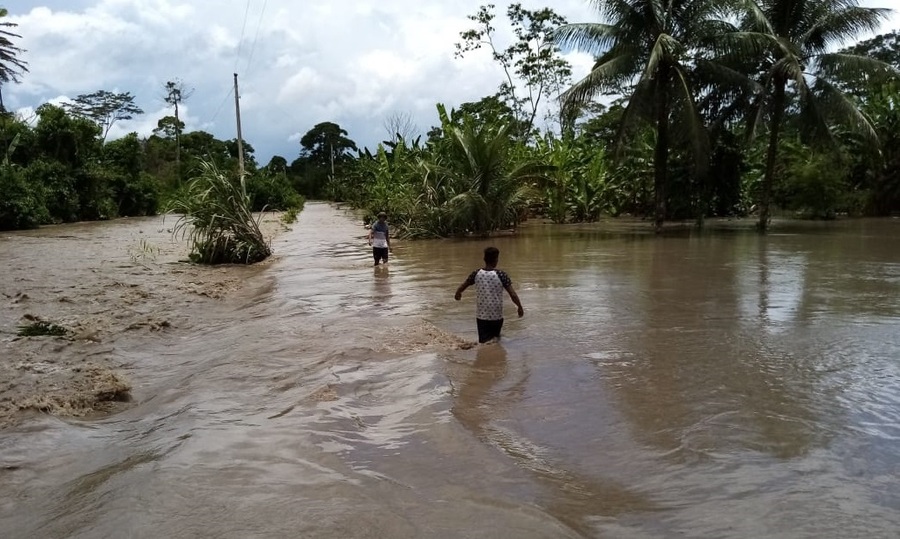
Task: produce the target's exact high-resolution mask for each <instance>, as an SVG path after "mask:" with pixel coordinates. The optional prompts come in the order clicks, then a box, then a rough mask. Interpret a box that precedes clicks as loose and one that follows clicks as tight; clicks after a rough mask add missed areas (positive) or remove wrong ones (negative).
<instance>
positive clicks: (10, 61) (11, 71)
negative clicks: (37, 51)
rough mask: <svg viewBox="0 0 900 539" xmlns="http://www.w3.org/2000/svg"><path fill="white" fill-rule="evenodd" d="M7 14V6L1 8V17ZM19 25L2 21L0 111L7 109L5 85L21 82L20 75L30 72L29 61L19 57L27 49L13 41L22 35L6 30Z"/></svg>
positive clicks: (0, 32)
mask: <svg viewBox="0 0 900 539" xmlns="http://www.w3.org/2000/svg"><path fill="white" fill-rule="evenodd" d="M7 15H9V11H7V9H6V8H0V19H2V18H3V17H6V16H7ZM17 26H18V24H16V23H14V22H9V21H2V22H0V112H5V111H6V107H4V105H3V85H4V84H9V83H10V82H19V76H21V75H23V74H25V73H28V62H26V61H24V60H20V59H19V58H18V55H20V54H22V53H23V52H25V50H24V49H21V48H19V47H17V46H16V45H15V44H13V42H12V40H13V39H16V38H19V39H21V37H22V36H20V35H19V34H16V33H13V32H11V31H9V30H6V28H15V27H17Z"/></svg>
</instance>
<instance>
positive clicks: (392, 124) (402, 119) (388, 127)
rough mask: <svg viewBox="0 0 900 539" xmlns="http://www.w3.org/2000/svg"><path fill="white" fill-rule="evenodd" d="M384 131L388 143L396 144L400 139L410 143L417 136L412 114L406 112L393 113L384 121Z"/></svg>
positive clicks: (417, 130) (417, 131)
mask: <svg viewBox="0 0 900 539" xmlns="http://www.w3.org/2000/svg"><path fill="white" fill-rule="evenodd" d="M383 125H384V130H385V131H386V132H387V136H388V141H389V142H391V143H393V144H396V143H397V142H398V141H399V140H400V139H403V140H405V141H408V142H411V141H412V140H413V139H415V138H416V137H417V136H418V135H419V128H418V127H417V126H416V121H415V120H414V119H413V117H412V114H410V113H408V112H395V113H393V114H391V115H390V116H388V117H387V118H385V119H384V124H383Z"/></svg>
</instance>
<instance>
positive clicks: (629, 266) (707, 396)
mask: <svg viewBox="0 0 900 539" xmlns="http://www.w3.org/2000/svg"><path fill="white" fill-rule="evenodd" d="M148 226H149V227H150V228H151V229H152V228H153V227H156V228H160V225H159V223H158V221H153V220H146V221H145V220H133V221H119V222H111V223H96V224H92V225H73V226H69V227H55V228H53V229H42V230H40V231H37V232H31V233H16V234H13V235H7V236H4V237H3V238H2V239H0V254H2V255H3V256H4V259H5V260H9V261H10V267H11V268H12V270H11V273H10V274H9V275H11V277H0V292H2V293H3V294H4V296H2V297H0V299H2V301H3V302H4V307H5V308H4V309H3V314H2V315H0V316H2V319H0V322H2V326H0V331H2V332H3V333H2V337H0V341H2V346H3V347H4V348H3V356H4V360H3V361H4V362H7V363H10V362H12V363H11V364H14V365H19V364H22V365H26V364H28V365H32V367H31V370H30V371H29V373H30V374H29V376H33V377H35V378H38V379H40V378H41V373H39V372H38V370H39V369H47V370H52V369H53V368H55V367H53V365H54V363H53V360H54V358H62V359H63V361H64V362H65V361H69V362H70V363H71V364H74V362H76V361H81V358H84V361H85V362H86V363H90V364H95V365H98V366H101V367H103V368H105V369H108V370H109V372H112V373H115V375H116V376H118V377H121V379H122V380H123V381H125V382H126V383H127V384H128V386H129V387H130V391H129V393H128V394H129V396H130V399H131V400H130V402H123V403H116V404H115V405H114V406H113V408H114V410H113V411H116V412H117V413H115V414H113V415H100V416H96V417H89V418H86V419H77V418H66V417H60V416H55V415H47V414H40V413H30V414H29V413H25V414H22V413H16V414H15V415H14V417H15V421H14V422H12V423H9V424H7V427H6V428H5V429H4V430H3V436H0V477H2V480H3V485H4V488H3V489H2V493H0V529H2V530H4V534H3V535H4V537H120V536H136V537H140V536H147V537H150V536H153V537H235V538H237V537H248V536H255V537H283V536H291V537H334V538H338V537H340V538H345V537H373V536H377V537H447V538H451V537H554V538H555V537H617V538H618V537H736V538H738V537H740V538H743V537H814V536H815V537H893V536H894V535H895V534H896V530H897V529H898V527H900V516H898V515H900V511H898V509H900V487H898V486H897V482H896V481H895V477H896V475H897V473H898V469H900V450H898V449H897V448H896V443H895V442H896V438H897V436H900V431H898V424H900V391H898V389H897V388H898V377H900V367H898V366H897V363H896V358H897V357H898V356H900V337H898V333H897V331H896V327H897V324H898V322H900V221H897V220H887V221H848V222H838V223H794V224H785V223H781V224H778V225H777V226H776V227H775V229H774V232H773V233H772V234H770V235H768V236H765V237H760V236H757V235H755V234H753V233H751V232H745V231H743V230H736V229H731V230H722V231H717V232H708V233H703V234H698V233H691V232H690V231H688V230H684V231H674V232H672V233H669V234H667V235H665V236H663V237H656V236H654V235H653V234H650V233H648V232H647V230H646V225H644V224H632V223H623V222H619V223H612V224H609V223H607V224H600V225H591V226H561V227H560V226H551V225H543V224H540V223H529V224H528V226H526V227H524V228H522V229H521V230H520V231H519V232H518V233H517V234H516V235H515V236H510V237H498V238H496V239H494V240H492V241H491V242H490V243H491V244H495V245H496V246H497V247H499V248H500V250H501V259H500V267H501V268H502V269H505V270H506V271H507V272H508V273H509V274H510V275H511V277H512V279H513V282H514V285H515V286H516V288H517V290H518V292H519V295H520V297H521V298H522V301H523V303H524V305H525V309H526V314H525V317H524V318H522V319H516V318H515V316H514V311H513V309H512V307H511V306H510V305H509V304H508V305H507V306H508V318H507V321H506V325H505V327H504V335H505V337H504V340H503V341H502V343H501V344H499V345H494V346H484V347H473V346H471V341H472V340H473V339H474V337H475V326H474V320H473V313H474V305H473V301H474V300H473V295H472V294H467V295H466V296H465V297H464V299H463V301H462V302H455V301H454V300H453V292H454V290H455V288H456V286H457V285H458V284H459V283H460V282H461V281H462V280H463V279H464V278H465V276H466V275H467V274H468V273H469V272H470V271H471V270H473V269H475V268H477V267H478V266H479V265H480V257H481V249H482V248H483V247H484V246H485V245H487V244H488V242H485V241H481V240H471V241H461V240H460V241H428V242H397V243H396V245H395V249H394V253H393V254H392V258H391V262H390V264H389V268H388V269H387V270H381V269H379V270H375V269H373V268H372V267H371V261H370V258H369V252H368V248H367V246H366V243H365V239H364V235H365V230H364V229H363V228H362V227H361V226H360V225H359V223H357V222H355V221H353V220H351V219H350V218H349V217H348V216H347V215H345V214H343V213H342V212H340V211H337V210H335V209H334V208H332V207H330V206H327V205H324V204H308V205H307V207H306V209H305V210H304V211H303V213H302V214H301V216H300V220H299V222H298V223H297V224H296V225H294V226H293V227H292V230H291V231H287V232H284V233H282V234H280V235H279V236H278V237H277V238H276V239H275V240H274V244H273V251H274V252H275V253H276V255H275V258H274V259H273V260H272V261H271V262H266V263H265V264H264V265H263V266H260V267H252V268H215V269H211V270H206V269H198V268H195V267H188V266H184V265H183V264H178V263H177V260H178V258H179V255H176V254H169V253H167V252H166V250H165V249H162V250H161V251H160V253H158V254H155V255H153V256H151V255H150V253H148V251H147V248H146V246H147V245H164V242H165V241H168V240H167V238H168V237H167V236H166V234H165V231H162V232H160V233H159V235H158V236H155V235H153V234H155V233H151V232H148V231H147V228H148ZM732 228H735V227H732ZM737 228H741V227H737ZM141 230H143V232H141ZM148 234H149V236H148ZM142 239H143V240H144V244H143V245H144V247H143V248H142V247H141V245H142V244H141V240H142ZM73 246H77V247H73ZM129 249H131V250H130V251H129ZM129 253H131V254H129ZM141 253H144V256H143V257H142V256H141ZM54 254H55V255H57V256H51V255H54ZM179 272H181V273H179ZM218 272H221V273H218ZM27 279H31V280H30V281H29V280H27ZM25 296H27V297H25ZM62 298H68V299H69V300H70V301H63V300H62ZM54 302H55V303H54ZM24 314H32V315H34V316H40V317H43V318H47V319H53V320H56V321H59V322H61V323H62V324H63V325H65V326H66V327H69V328H72V329H73V331H74V334H73V336H70V337H29V338H27V339H18V338H15V337H14V334H15V328H16V327H17V324H19V323H20V322H21V316H23V315H24ZM163 322H166V324H163ZM91 328H94V329H96V330H97V332H96V333H95V334H94V335H93V336H91V335H86V334H84V333H79V332H80V331H88V330H90V329H91ZM23 341H26V343H27V344H23ZM8 358H12V359H8ZM35 365H37V366H38V369H36V368H35V367H34V366H35ZM4 368H5V369H7V370H5V371H0V372H3V373H5V374H4V376H9V374H8V373H10V372H12V371H11V370H10V368H9V366H8V365H7V366H5V367H4ZM16 368H17V369H18V367H16ZM72 368H74V367H72ZM19 370H21V369H19ZM44 374H47V373H46V372H45V373H44ZM22 379H23V378H22V376H21V373H19V375H18V378H13V379H11V380H10V381H9V382H7V383H12V384H16V383H22V382H20V380H22ZM8 391H9V390H8ZM7 394H8V393H7Z"/></svg>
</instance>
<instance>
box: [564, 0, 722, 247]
mask: <svg viewBox="0 0 900 539" xmlns="http://www.w3.org/2000/svg"><path fill="white" fill-rule="evenodd" d="M592 3H593V4H594V5H595V7H596V8H597V9H598V11H599V12H600V16H601V18H602V19H603V20H605V22H604V23H581V24H567V25H565V26H562V27H560V28H559V29H558V30H557V31H556V35H555V38H556V42H557V43H558V44H559V45H561V46H562V47H564V48H569V49H571V48H574V49H577V50H581V51H584V52H588V53H591V54H594V55H595V56H596V57H597V61H596V63H595V64H594V67H593V69H592V70H591V72H590V73H589V74H588V75H587V76H586V77H585V78H583V79H582V80H581V81H579V82H577V83H575V84H574V85H573V86H572V87H571V88H570V89H569V90H567V91H566V92H565V93H564V94H563V95H562V99H563V104H564V106H579V105H581V104H583V103H585V102H587V101H589V100H591V99H592V98H593V97H595V96H597V95H599V94H602V93H618V92H620V91H621V90H622V89H623V88H628V87H631V95H630V98H629V99H628V105H627V107H626V109H625V112H624V115H623V119H622V124H621V126H620V129H619V140H620V141H621V139H622V135H623V134H625V133H626V132H627V130H628V128H629V127H630V126H631V125H633V124H634V123H635V122H636V121H638V120H645V121H649V122H652V123H654V124H655V130H656V142H655V148H654V199H655V202H654V206H655V227H656V230H657V232H658V231H660V230H661V229H662V224H663V220H664V219H665V216H666V183H667V174H668V156H669V146H670V128H673V127H674V128H677V129H683V130H685V131H686V133H684V135H683V138H684V139H685V140H689V141H690V142H691V143H692V145H693V146H694V149H695V151H696V152H697V153H698V154H703V153H704V152H705V149H706V133H705V130H704V128H703V123H702V121H701V119H700V116H699V114H698V112H697V107H696V103H695V100H694V93H695V92H694V90H693V88H692V86H693V85H692V82H691V76H690V73H691V71H692V65H691V62H692V58H691V54H692V53H693V51H694V50H695V48H697V47H699V46H701V45H702V43H703V42H704V39H705V37H706V36H707V35H708V33H709V31H710V29H711V28H712V27H713V25H714V24H715V23H717V22H718V18H719V16H720V15H721V14H722V11H723V6H724V5H725V3H723V2H717V1H716V0H655V1H651V0H593V2H592ZM676 116H678V117H679V118H677V122H676ZM704 160H705V159H703V158H700V159H698V160H697V161H696V163H697V164H698V165H702V163H703V162H704Z"/></svg>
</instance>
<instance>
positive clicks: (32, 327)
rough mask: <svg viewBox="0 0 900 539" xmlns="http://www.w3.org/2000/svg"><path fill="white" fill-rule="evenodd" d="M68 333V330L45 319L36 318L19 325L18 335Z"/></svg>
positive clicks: (53, 335)
mask: <svg viewBox="0 0 900 539" xmlns="http://www.w3.org/2000/svg"><path fill="white" fill-rule="evenodd" d="M68 334H69V330H68V329H66V328H64V327H63V326H60V325H59V324H54V323H52V322H47V321H45V320H37V321H34V322H31V323H29V324H25V325H22V326H19V331H18V335H19V337H63V336H65V335H68Z"/></svg>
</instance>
